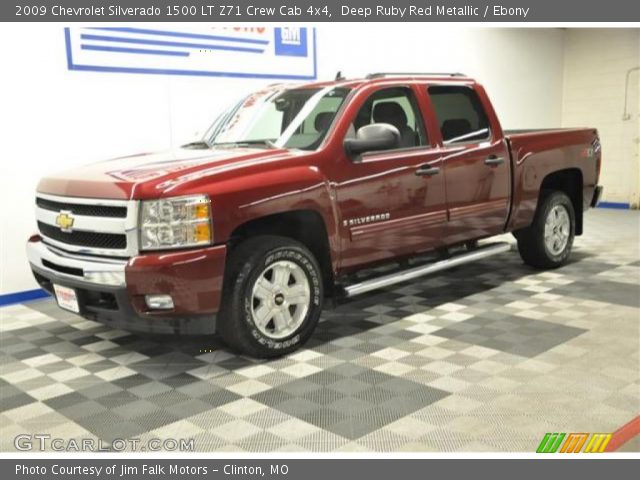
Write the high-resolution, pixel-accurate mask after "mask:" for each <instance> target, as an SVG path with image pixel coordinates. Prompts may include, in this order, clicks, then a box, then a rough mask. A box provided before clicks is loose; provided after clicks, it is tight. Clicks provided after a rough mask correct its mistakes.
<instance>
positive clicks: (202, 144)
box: [180, 140, 211, 150]
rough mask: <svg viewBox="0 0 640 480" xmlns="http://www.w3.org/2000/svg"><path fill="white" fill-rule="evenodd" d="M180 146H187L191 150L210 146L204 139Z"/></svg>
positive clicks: (205, 148)
mask: <svg viewBox="0 0 640 480" xmlns="http://www.w3.org/2000/svg"><path fill="white" fill-rule="evenodd" d="M180 148H188V149H191V150H208V149H209V148H211V145H210V144H209V143H207V142H205V141H204V140H197V141H195V142H189V143H186V144H184V145H182V146H181V147H180Z"/></svg>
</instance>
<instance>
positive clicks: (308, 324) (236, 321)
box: [217, 235, 324, 358]
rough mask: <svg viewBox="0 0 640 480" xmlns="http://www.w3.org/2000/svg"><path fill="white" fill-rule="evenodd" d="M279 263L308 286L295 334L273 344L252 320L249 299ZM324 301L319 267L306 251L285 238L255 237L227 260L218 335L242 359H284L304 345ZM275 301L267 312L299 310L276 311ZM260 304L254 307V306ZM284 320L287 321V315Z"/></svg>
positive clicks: (293, 332) (232, 253) (252, 311)
mask: <svg viewBox="0 0 640 480" xmlns="http://www.w3.org/2000/svg"><path fill="white" fill-rule="evenodd" d="M283 262H284V264H288V265H290V266H291V268H293V269H294V270H295V271H296V274H297V275H298V276H300V275H301V273H300V271H301V272H302V273H303V274H304V278H306V281H307V282H308V284H307V285H308V292H309V302H308V306H307V309H306V314H304V316H303V315H299V318H302V321H301V323H300V324H299V325H298V326H297V327H296V328H295V331H292V332H291V333H290V334H287V335H286V336H285V337H282V338H273V337H272V336H270V335H267V334H266V333H265V332H264V331H262V330H266V329H268V328H269V327H267V326H263V327H262V330H261V328H259V327H258V323H257V321H256V320H255V319H254V316H255V309H256V308H257V307H256V301H257V299H256V297H254V294H253V290H254V286H255V285H256V283H257V282H258V281H259V280H264V279H263V278H262V277H263V276H264V274H265V272H267V270H268V269H269V268H270V265H274V268H277V267H278V266H281V265H282V264H283ZM288 262H291V263H293V264H294V265H291V264H290V263H288ZM298 269H300V270H298ZM273 271H274V272H275V270H273ZM273 275H275V273H273ZM294 285H295V283H294ZM323 296H324V292H323V282H322V273H321V270H320V266H319V265H318V262H317V260H316V258H315V257H314V256H313V254H312V253H311V252H310V251H309V249H307V248H306V247H305V246H304V245H302V244H301V243H299V242H297V241H295V240H293V239H289V238H286V237H278V236H271V235H261V236H258V237H254V238H251V239H249V240H246V241H244V242H242V243H241V244H240V245H238V246H237V247H235V248H234V249H233V250H232V251H231V253H230V255H229V259H228V262H227V267H226V272H225V284H224V288H223V297H222V298H223V300H222V306H221V309H220V312H219V314H218V322H217V330H218V332H219V333H220V335H221V337H222V339H223V340H224V341H225V343H226V344H227V345H228V346H229V347H231V348H232V349H233V350H236V351H238V352H240V353H242V354H246V355H250V356H252V357H258V358H273V357H279V356H281V355H286V354H287V353H290V352H292V351H294V350H296V349H298V348H299V347H300V346H301V345H303V344H304V343H305V342H306V341H307V340H308V339H309V337H310V336H311V334H312V333H313V331H314V330H315V328H316V325H317V324H318V320H319V319H320V313H321V312H322V304H323ZM275 297H278V295H275ZM275 297H274V298H275ZM283 298H284V296H283ZM276 300H277V299H275V300H273V302H272V303H273V307H272V308H280V309H284V308H287V309H289V308H291V307H292V308H294V309H297V308H298V307H297V306H293V305H292V306H291V307H287V306H286V305H285V306H282V304H278V306H277V307H276V303H275V301H276ZM261 302H262V301H258V305H260V303H261ZM283 302H284V301H283ZM294 311H295V310H294ZM303 311H304V310H303ZM288 315H289V318H292V317H291V314H290V313H289V314H288ZM298 321H299V320H298ZM274 322H275V318H274V319H273V320H272V321H271V325H273V327H272V328H273V330H274V333H273V335H275V329H276V325H275V323H274ZM267 333H269V332H267Z"/></svg>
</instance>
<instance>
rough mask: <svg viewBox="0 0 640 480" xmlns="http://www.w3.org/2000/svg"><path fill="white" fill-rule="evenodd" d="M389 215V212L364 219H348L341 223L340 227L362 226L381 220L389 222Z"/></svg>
mask: <svg viewBox="0 0 640 480" xmlns="http://www.w3.org/2000/svg"><path fill="white" fill-rule="evenodd" d="M389 218H391V214H390V213H389V212H385V213H377V214H375V215H367V216H365V217H356V218H349V219H347V220H343V221H342V225H343V226H345V227H353V226H354V225H364V224H366V223H373V222H381V221H383V220H389Z"/></svg>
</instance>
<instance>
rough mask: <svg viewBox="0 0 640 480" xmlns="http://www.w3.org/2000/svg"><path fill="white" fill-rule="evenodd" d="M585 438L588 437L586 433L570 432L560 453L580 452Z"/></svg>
mask: <svg viewBox="0 0 640 480" xmlns="http://www.w3.org/2000/svg"><path fill="white" fill-rule="evenodd" d="M587 438H589V434H588V433H570V434H569V436H568V437H567V440H566V441H565V442H564V444H563V445H562V448H561V449H560V453H580V450H582V446H583V445H584V443H585V442H586V441H587Z"/></svg>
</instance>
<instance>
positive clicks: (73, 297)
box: [53, 283, 80, 313]
mask: <svg viewBox="0 0 640 480" xmlns="http://www.w3.org/2000/svg"><path fill="white" fill-rule="evenodd" d="M53 291H54V292H55V294H56V301H57V302H58V306H59V307H60V308H64V309H65V310H69V311H70V312H74V313H80V304H79V303H78V294H77V293H76V291H75V290H74V289H73V288H69V287H63V286H62V285H56V284H55V283H54V284H53Z"/></svg>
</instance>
